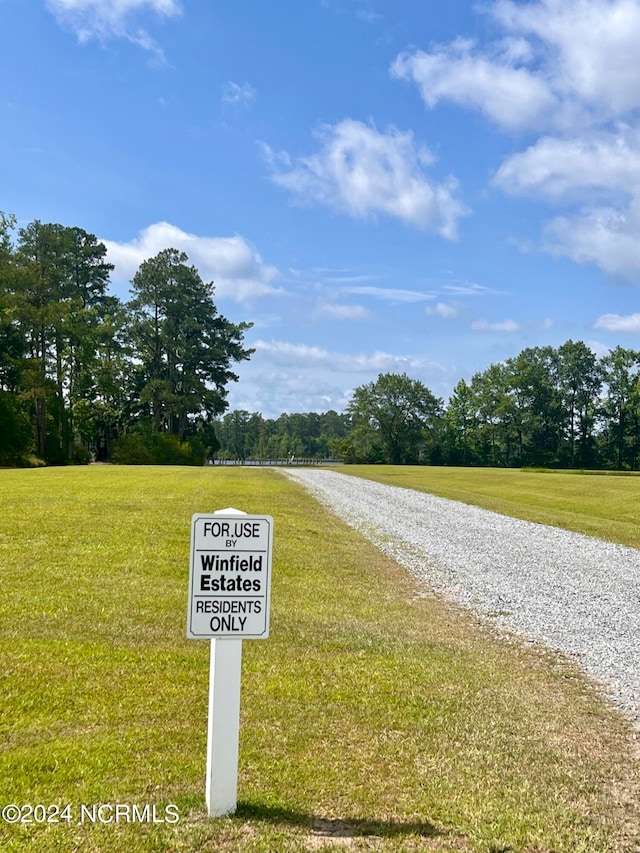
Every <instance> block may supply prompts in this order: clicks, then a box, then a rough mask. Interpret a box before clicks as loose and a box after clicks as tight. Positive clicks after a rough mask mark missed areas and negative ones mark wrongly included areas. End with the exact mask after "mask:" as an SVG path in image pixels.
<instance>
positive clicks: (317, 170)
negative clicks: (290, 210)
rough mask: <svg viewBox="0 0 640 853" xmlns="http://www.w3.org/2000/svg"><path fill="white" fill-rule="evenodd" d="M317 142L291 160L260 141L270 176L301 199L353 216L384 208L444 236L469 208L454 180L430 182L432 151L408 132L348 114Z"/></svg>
mask: <svg viewBox="0 0 640 853" xmlns="http://www.w3.org/2000/svg"><path fill="white" fill-rule="evenodd" d="M317 136H318V138H319V140H320V143H321V148H320V151H319V152H318V153H317V154H312V155H311V156H310V157H300V158H298V160H296V161H295V162H294V161H292V159H291V157H290V155H289V154H288V153H286V152H282V153H279V154H275V153H274V152H273V151H272V150H271V149H269V148H268V147H267V146H265V149H264V150H265V156H266V159H267V161H268V162H269V163H270V165H271V167H272V169H273V170H274V173H273V181H274V182H275V183H276V184H278V185H279V186H282V187H284V188H285V189H287V190H289V191H290V192H291V193H293V195H294V196H296V197H297V198H298V199H300V200H301V201H303V202H315V203H319V204H324V205H327V206H328V207H331V208H333V209H334V210H337V211H339V212H341V213H346V214H348V215H350V216H353V217H356V218H364V219H366V218H369V217H375V216H376V215H377V214H385V215H388V216H392V217H396V218H398V219H400V220H401V221H403V222H404V223H405V224H407V225H411V226H413V227H415V228H419V229H421V230H424V231H435V232H437V233H438V234H440V235H441V236H442V237H445V238H447V239H450V240H451V239H455V238H456V236H457V224H458V220H459V219H460V218H461V217H462V216H464V215H465V214H466V213H467V212H468V211H467V209H466V207H465V206H464V204H462V202H460V201H459V200H458V199H457V198H456V192H457V182H456V181H455V179H454V178H451V177H449V178H446V179H445V180H444V181H443V182H442V183H434V182H433V181H431V180H430V179H429V178H428V177H427V175H426V171H425V168H426V167H427V166H431V165H432V164H433V160H434V158H433V155H432V154H431V153H430V152H429V151H428V150H427V149H426V148H424V147H423V146H418V145H416V143H415V142H414V139H413V135H412V134H411V133H410V132H407V133H403V132H401V131H399V130H397V129H396V128H393V127H392V128H390V129H389V130H388V131H387V132H386V133H380V132H378V131H377V130H376V129H375V128H373V127H370V126H369V125H366V124H364V123H362V122H359V121H354V120H353V119H344V120H343V121H341V122H339V123H338V124H336V125H332V126H325V127H323V128H322V129H321V130H320V131H319V132H318V134H317Z"/></svg>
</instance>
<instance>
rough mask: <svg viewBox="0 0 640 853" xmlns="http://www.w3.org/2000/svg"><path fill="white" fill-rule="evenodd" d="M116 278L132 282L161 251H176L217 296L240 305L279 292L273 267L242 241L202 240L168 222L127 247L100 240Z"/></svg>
mask: <svg viewBox="0 0 640 853" xmlns="http://www.w3.org/2000/svg"><path fill="white" fill-rule="evenodd" d="M103 242H104V244H105V246H106V247H107V250H108V259H109V261H110V262H111V263H113V264H115V267H116V269H115V277H117V278H118V279H131V278H132V277H133V275H134V274H135V272H136V270H137V269H138V267H139V266H140V264H141V263H142V261H144V260H147V259H148V258H151V257H154V256H155V255H157V254H158V252H161V251H162V250H163V249H169V248H171V249H179V250H180V251H182V252H185V253H186V254H187V255H188V257H189V262H190V263H191V264H193V265H194V266H195V267H197V268H198V271H199V273H200V275H201V276H202V278H203V279H205V280H206V281H211V280H213V281H214V282H215V286H216V295H217V296H221V297H226V298H228V299H235V300H236V301H238V302H241V301H243V300H246V299H251V298H253V297H257V296H266V295H270V294H274V293H279V292H281V291H280V290H278V289H277V288H276V287H274V285H273V284H272V282H273V280H274V279H275V278H276V276H277V275H278V271H277V270H276V268H275V267H272V266H268V265H267V264H265V263H264V261H263V260H262V258H261V257H260V255H259V254H258V252H257V251H256V250H255V249H254V248H253V246H251V244H250V243H248V242H247V241H246V240H245V239H244V237H240V236H239V235H236V236H234V237H201V236H198V235H196V234H188V233H187V232H186V231H182V230H181V229H180V228H178V227H177V226H175V225H171V224H170V223H168V222H156V223H155V224H153V225H149V226H148V227H147V228H145V229H143V230H142V231H141V232H140V234H139V236H138V237H136V238H135V239H134V240H131V241H129V242H128V243H117V242H114V241H112V240H103Z"/></svg>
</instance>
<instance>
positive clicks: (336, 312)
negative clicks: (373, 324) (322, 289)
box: [315, 302, 371, 320]
mask: <svg viewBox="0 0 640 853" xmlns="http://www.w3.org/2000/svg"><path fill="white" fill-rule="evenodd" d="M315 313H316V315H318V316H324V317H331V318H332V319H334V320H367V319H368V318H369V317H370V316H371V312H370V311H368V310H367V309H366V308H365V307H364V306H363V305H340V304H338V303H337V302H325V303H322V304H321V305H319V306H318V307H317V308H316V312H315Z"/></svg>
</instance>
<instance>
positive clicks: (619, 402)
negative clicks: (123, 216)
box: [0, 213, 640, 470]
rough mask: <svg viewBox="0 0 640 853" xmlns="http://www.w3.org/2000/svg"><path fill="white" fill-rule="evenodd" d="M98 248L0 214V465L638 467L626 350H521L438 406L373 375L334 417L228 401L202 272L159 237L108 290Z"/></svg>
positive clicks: (632, 374)
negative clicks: (125, 278)
mask: <svg viewBox="0 0 640 853" xmlns="http://www.w3.org/2000/svg"><path fill="white" fill-rule="evenodd" d="M112 270H113V266H112V264H110V263H109V262H108V261H107V250H106V247H105V246H104V244H103V243H101V242H100V241H98V240H97V238H96V237H95V235H93V234H90V233H88V232H86V231H85V230H83V229H82V228H78V227H66V226H63V225H59V224H52V223H42V222H40V221H37V220H36V221H34V222H31V223H29V224H28V225H26V226H24V227H22V228H17V224H16V220H15V218H14V217H13V216H10V215H5V214H1V213H0V465H20V464H38V463H42V464H67V463H69V462H87V461H89V460H90V459H97V460H111V461H115V462H123V463H127V462H130V463H178V464H182V463H190V464H202V463H203V462H204V461H205V460H206V459H207V458H212V457H214V456H215V457H217V458H218V459H220V460H224V459H232V460H240V461H243V460H256V461H262V460H269V459H285V460H286V459H292V458H296V459H314V460H322V459H327V458H335V459H340V460H342V461H344V462H364V463H376V462H386V463H392V464H432V465H487V466H501V467H522V466H541V467H550V468H551V467H557V468H573V467H582V468H611V469H621V470H638V468H639V467H640V372H639V371H640V352H638V351H636V350H632V349H625V348H623V347H620V346H618V347H616V348H615V349H613V350H612V351H610V352H609V353H607V354H606V355H604V356H602V357H597V356H596V355H595V354H594V353H593V351H592V350H591V349H590V348H589V347H588V346H587V345H586V344H585V343H583V342H582V341H577V342H576V341H571V340H570V341H567V342H566V343H564V344H563V345H562V346H560V347H558V348H553V347H550V346H547V347H532V348H527V349H524V350H522V352H521V353H519V355H517V356H515V357H513V358H509V359H507V360H505V361H502V362H499V363H497V364H492V365H490V366H489V367H488V368H487V369H486V370H484V371H482V372H479V373H476V374H475V375H474V376H473V377H472V378H471V380H470V381H466V380H464V379H461V380H460V381H459V382H458V384H457V385H456V386H455V389H454V390H453V393H452V395H451V397H450V399H449V400H448V402H447V403H446V404H445V403H444V401H443V400H442V399H440V398H437V397H436V396H434V394H433V393H432V392H431V391H430V390H429V389H428V388H427V387H426V386H425V385H424V384H423V383H422V382H420V381H419V380H416V379H412V378H410V377H409V376H407V375H406V374H393V373H388V374H381V375H380V376H378V378H377V380H376V381H375V382H370V383H368V384H365V385H362V386H360V387H358V388H356V389H355V391H354V392H353V394H352V397H351V401H350V403H349V405H348V407H347V409H346V411H345V412H344V413H341V414H339V413H337V412H335V411H329V412H325V413H323V414H317V413H306V414H282V415H280V417H278V418H275V419H266V418H264V417H263V416H262V415H261V414H260V413H250V412H246V411H241V410H236V411H232V412H227V409H228V403H227V386H228V385H229V383H230V382H233V381H235V380H237V375H236V374H235V373H234V372H233V370H232V367H233V365H234V364H235V363H238V362H240V361H243V360H245V359H248V358H250V356H251V355H252V353H253V350H251V349H248V348H246V347H245V345H244V332H245V331H246V330H247V329H248V328H250V326H251V323H248V322H241V323H238V324H234V323H231V322H230V321H229V320H227V319H226V318H225V317H224V316H222V315H220V314H219V313H218V310H217V308H216V305H215V302H214V299H213V294H214V287H213V283H212V282H205V281H203V279H202V278H201V276H200V274H199V272H198V270H197V269H196V268H195V267H194V266H192V265H189V263H188V258H187V256H186V255H185V254H183V253H181V252H179V251H178V250H177V249H172V248H167V249H165V250H163V251H161V252H160V253H159V254H157V255H156V256H155V257H153V258H149V259H147V260H145V261H143V262H142V263H141V265H140V267H139V268H138V270H137V272H136V273H135V275H134V277H133V279H132V282H131V291H130V294H131V298H130V299H129V300H128V301H126V302H123V301H121V300H120V299H118V298H117V297H116V296H114V295H112V294H110V293H109V283H110V275H111V272H112Z"/></svg>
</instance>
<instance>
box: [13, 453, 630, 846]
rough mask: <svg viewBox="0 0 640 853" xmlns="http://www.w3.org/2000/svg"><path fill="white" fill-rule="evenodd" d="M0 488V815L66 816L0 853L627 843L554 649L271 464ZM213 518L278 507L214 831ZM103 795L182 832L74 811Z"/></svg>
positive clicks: (78, 477) (585, 714) (615, 771)
mask: <svg viewBox="0 0 640 853" xmlns="http://www.w3.org/2000/svg"><path fill="white" fill-rule="evenodd" d="M0 477H1V478H2V488H1V489H0V505H1V507H0V508H1V514H0V519H1V521H0V578H1V588H2V597H1V598H0V663H1V665H0V696H1V700H2V701H1V702H0V801H1V802H0V804H7V803H15V804H18V805H22V804H26V803H30V804H37V803H40V804H44V805H48V804H57V805H58V806H59V808H60V809H62V808H63V807H64V806H65V805H67V804H69V806H70V814H71V816H72V820H71V822H70V823H66V822H64V821H63V822H61V823H58V824H48V825H47V824H37V823H31V824H25V825H9V824H7V823H0V849H1V850H2V851H3V853H4V851H7V853H18V851H20V853H25V851H26V853H49V851H50V852H51V853H60V851H63V852H64V853H66V851H69V853H71V851H74V853H76V851H81V853H94V851H100V853H102V851H104V853H121V851H126V853H160V851H166V853H191V851H200V852H201V853H214V851H216V852H217V851H223V853H231V851H238V853H245V851H247V852H248V853H254V851H255V853H257V851H264V853H272V852H273V853H289V851H298V850H300V851H302V850H313V851H318V850H320V851H329V850H332V851H335V850H341V849H349V850H367V851H369V850H376V851H378V850H379V851H414V850H426V851H431V850H432V851H444V850H455V851H482V852H483V853H490V852H491V853H507V851H510V853H511V851H527V853H544V851H547V853H552V851H553V853H561V851H566V853H569V851H571V853H580V852H581V853H602V852H603V851H610V853H623V851H632V850H635V849H637V848H636V846H635V845H637V843H638V840H639V839H640V828H639V826H638V811H637V805H638V790H637V787H636V782H635V781H634V778H637V767H638V766H637V755H634V753H633V750H632V733H631V730H630V727H629V725H628V724H627V723H626V721H625V720H624V719H623V718H622V717H621V716H619V715H618V714H616V713H615V712H614V711H612V710H611V709H610V708H609V707H608V706H607V705H606V704H605V703H604V702H603V701H602V700H601V699H600V698H599V697H598V695H597V694H596V692H595V691H594V689H593V688H592V687H591V686H590V685H589V683H588V682H587V681H586V680H585V679H584V678H583V677H582V676H581V675H580V674H579V673H578V672H577V671H576V670H575V669H574V668H573V667H572V666H571V665H570V664H569V663H567V662H566V661H562V660H560V659H558V658H556V657H555V656H553V655H551V654H548V653H545V652H544V651H543V650H540V649H535V648H525V647H523V646H522V645H521V644H519V643H515V642H514V643H507V642H504V641H498V640H496V639H495V638H494V637H492V635H491V634H490V632H489V629H487V628H485V627H483V626H482V625H480V624H478V623H477V622H475V621H474V620H473V619H472V618H470V617H468V616H467V615H465V614H463V613H461V612H458V611H456V610H455V609H452V608H451V607H448V606H446V605H444V604H443V603H442V602H440V601H438V600H437V599H435V598H433V597H431V596H429V595H425V593H424V592H423V591H421V590H420V589H419V587H418V586H417V583H416V582H415V581H414V580H413V579H412V578H411V576H410V575H408V573H406V572H405V571H404V570H402V569H401V568H400V567H398V566H397V565H396V564H395V563H394V562H392V561H390V560H389V559H387V558H386V557H384V556H383V555H382V554H381V553H379V552H378V551H377V550H376V549H375V548H373V546H371V545H370V544H369V543H367V542H366V541H365V540H363V539H362V538H361V537H360V536H359V535H358V534H356V533H355V532H354V531H352V530H351V529H350V528H348V527H346V526H345V525H344V524H342V523H341V522H340V521H339V520H337V519H335V518H334V517H333V516H330V515H329V514H327V512H326V511H325V510H324V509H323V508H322V507H321V506H320V505H319V504H317V503H316V502H315V501H313V500H312V499H311V498H310V497H308V496H307V495H306V494H305V493H304V492H303V491H302V490H301V489H300V488H299V487H298V486H296V485H294V484H292V483H290V482H289V481H287V480H286V479H285V478H284V477H283V476H282V475H280V474H278V473H276V472H273V471H267V470H255V469H219V468H216V469H212V468H202V469H199V468H117V467H111V466H92V467H91V468H89V469H79V468H75V469H74V468H65V469H54V468H52V469H40V470H29V471H2V472H0ZM550 480H551V478H546V479H545V482H549V481H550ZM599 482H600V481H598V483H599ZM554 483H555V478H554ZM228 506H235V507H237V508H238V509H242V510H245V511H246V512H249V513H260V514H262V513H268V514H270V515H272V516H273V517H274V524H275V540H274V564H273V586H272V597H271V601H272V603H271V637H270V639H268V640H266V641H246V642H245V643H244V651H243V656H244V657H243V682H242V691H243V692H242V719H241V734H240V768H239V807H238V812H237V814H236V815H235V816H233V817H230V818H224V819H219V820H210V819H209V818H207V815H206V808H205V802H204V776H205V759H206V722H207V721H206V714H207V689H208V687H207V685H208V655H209V644H208V643H207V642H200V641H193V640H187V639H186V638H185V630H186V606H187V585H188V555H189V528H190V519H191V515H192V514H193V513H194V512H212V511H214V510H216V509H220V508H224V507H228ZM100 803H104V804H107V805H109V806H112V805H115V804H127V805H130V806H131V805H133V804H136V805H137V806H138V807H139V808H140V809H142V808H143V807H144V805H145V804H151V805H155V806H156V814H157V815H158V816H160V817H161V816H163V815H164V814H165V811H164V810H165V808H166V807H167V806H168V805H169V804H173V805H175V806H176V807H177V809H178V812H179V817H180V819H179V821H178V822H177V823H155V824H154V823H136V824H132V823H124V822H122V823H117V824H116V823H109V824H105V825H101V824H99V823H96V824H94V823H92V822H91V821H89V820H85V822H84V823H79V822H78V817H79V813H80V806H81V804H86V805H92V804H95V805H98V804H100Z"/></svg>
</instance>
